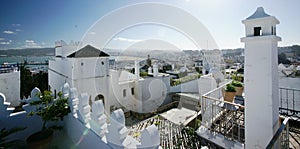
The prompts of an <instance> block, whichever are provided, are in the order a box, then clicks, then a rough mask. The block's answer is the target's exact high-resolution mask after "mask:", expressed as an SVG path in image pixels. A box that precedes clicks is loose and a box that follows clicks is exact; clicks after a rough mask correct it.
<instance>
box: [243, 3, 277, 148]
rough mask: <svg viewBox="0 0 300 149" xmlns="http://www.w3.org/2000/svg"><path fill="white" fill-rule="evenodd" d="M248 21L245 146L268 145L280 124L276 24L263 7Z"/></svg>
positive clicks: (245, 41)
mask: <svg viewBox="0 0 300 149" xmlns="http://www.w3.org/2000/svg"><path fill="white" fill-rule="evenodd" d="M242 22H243V24H245V31H246V37H243V38H241V42H244V43H245V79H244V83H245V107H246V109H245V145H246V148H247V149H256V148H265V147H266V146H267V144H268V142H269V141H270V140H271V139H272V137H273V135H274V134H275V132H276V131H277V129H278V126H279V120H278V119H279V113H278V110H279V109H278V108H279V95H278V57H277V53H278V52H277V43H278V41H281V38H280V37H278V36H276V24H279V21H278V20H277V19H276V18H275V17H274V16H270V15H268V14H266V13H265V11H264V9H263V8H262V7H259V8H257V10H256V11H255V12H254V14H252V15H251V16H250V17H248V18H247V19H245V20H243V21H242Z"/></svg>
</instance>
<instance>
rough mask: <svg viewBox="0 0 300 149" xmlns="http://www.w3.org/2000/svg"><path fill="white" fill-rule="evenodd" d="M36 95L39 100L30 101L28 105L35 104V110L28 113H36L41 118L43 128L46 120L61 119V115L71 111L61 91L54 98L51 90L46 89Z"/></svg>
mask: <svg viewBox="0 0 300 149" xmlns="http://www.w3.org/2000/svg"><path fill="white" fill-rule="evenodd" d="M37 96H39V98H40V100H37V101H33V102H31V103H30V105H33V106H36V111H32V112H30V113H29V115H30V116H32V115H38V116H40V117H41V118H42V120H43V127H42V129H43V130H44V129H47V128H46V123H47V122H48V121H59V120H63V117H64V116H65V115H68V113H70V112H71V111H70V107H69V106H68V98H65V97H63V95H62V93H61V92H59V93H58V98H57V99H54V96H53V95H52V92H51V91H47V90H45V91H44V93H43V94H38V95H37Z"/></svg>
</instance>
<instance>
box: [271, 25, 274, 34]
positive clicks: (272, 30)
mask: <svg viewBox="0 0 300 149" xmlns="http://www.w3.org/2000/svg"><path fill="white" fill-rule="evenodd" d="M271 35H274V27H273V26H272V28H271Z"/></svg>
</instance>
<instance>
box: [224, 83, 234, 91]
mask: <svg viewBox="0 0 300 149" xmlns="http://www.w3.org/2000/svg"><path fill="white" fill-rule="evenodd" d="M225 91H226V92H236V91H235V88H234V86H233V85H232V84H227V85H226V87H225Z"/></svg>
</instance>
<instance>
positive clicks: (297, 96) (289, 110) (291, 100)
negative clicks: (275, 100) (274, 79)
mask: <svg viewBox="0 0 300 149" xmlns="http://www.w3.org/2000/svg"><path fill="white" fill-rule="evenodd" d="M279 97H280V98H279V99H280V103H279V104H280V106H279V113H280V114H281V115H285V116H293V117H297V118H300V107H299V105H300V90H299V89H291V88H279Z"/></svg>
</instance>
